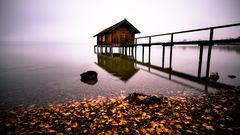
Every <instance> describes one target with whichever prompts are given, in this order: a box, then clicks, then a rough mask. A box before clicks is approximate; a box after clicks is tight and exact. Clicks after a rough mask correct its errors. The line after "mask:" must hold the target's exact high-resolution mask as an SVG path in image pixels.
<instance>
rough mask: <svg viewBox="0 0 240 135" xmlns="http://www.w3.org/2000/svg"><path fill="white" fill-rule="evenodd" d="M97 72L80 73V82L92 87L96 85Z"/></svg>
mask: <svg viewBox="0 0 240 135" xmlns="http://www.w3.org/2000/svg"><path fill="white" fill-rule="evenodd" d="M97 75H98V74H97V72H95V71H87V72H84V73H82V74H81V75H80V76H81V81H82V82H84V83H87V84H90V85H94V84H96V83H97V81H98V79H97Z"/></svg>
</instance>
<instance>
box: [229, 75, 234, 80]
mask: <svg viewBox="0 0 240 135" xmlns="http://www.w3.org/2000/svg"><path fill="white" fill-rule="evenodd" d="M228 77H229V78H230V79H235V78H236V76H235V75H228Z"/></svg>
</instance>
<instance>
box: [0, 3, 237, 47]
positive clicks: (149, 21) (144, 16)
mask: <svg viewBox="0 0 240 135" xmlns="http://www.w3.org/2000/svg"><path fill="white" fill-rule="evenodd" d="M239 7H240V0H0V40H3V41H9V40H11V41H19V40H20V41H59V42H61V41H78V42H84V43H92V44H94V43H95V39H94V38H93V35H95V34H96V33H98V32H99V31H101V30H103V29H105V28H106V27H109V26H111V25H113V24H115V23H117V22H119V21H121V20H123V19H124V18H126V19H127V20H129V21H130V22H131V23H132V24H133V25H134V26H135V27H136V28H137V29H139V30H140V31H141V34H139V35H137V36H145V35H149V34H160V33H165V32H174V31H180V30H188V29H196V28H202V27H209V26H215V25H225V24H231V23H239V22H240V14H239V13H240V8H239Z"/></svg>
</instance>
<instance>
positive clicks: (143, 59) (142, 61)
mask: <svg viewBox="0 0 240 135" xmlns="http://www.w3.org/2000/svg"><path fill="white" fill-rule="evenodd" d="M142 63H144V46H142Z"/></svg>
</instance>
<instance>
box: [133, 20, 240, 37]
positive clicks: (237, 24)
mask: <svg viewBox="0 0 240 135" xmlns="http://www.w3.org/2000/svg"><path fill="white" fill-rule="evenodd" d="M234 26H240V23H235V24H228V25H221V26H214V27H207V28H200V29H193V30H185V31H178V32H171V33H164V34H156V35H149V36H142V37H136V38H135V39H142V38H149V37H158V36H166V35H172V34H173V35H174V34H181V33H188V32H196V31H205V30H211V29H213V30H214V29H220V28H227V27H234Z"/></svg>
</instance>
